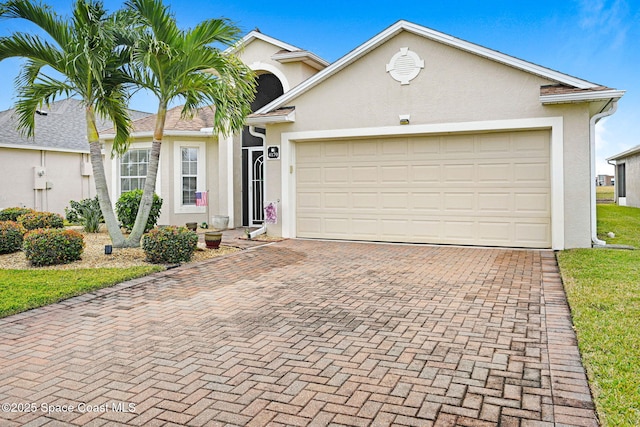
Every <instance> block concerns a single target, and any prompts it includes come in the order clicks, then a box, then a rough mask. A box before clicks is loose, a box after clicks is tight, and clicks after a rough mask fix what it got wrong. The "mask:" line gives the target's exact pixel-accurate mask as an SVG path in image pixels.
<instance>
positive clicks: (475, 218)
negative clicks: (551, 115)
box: [295, 130, 552, 248]
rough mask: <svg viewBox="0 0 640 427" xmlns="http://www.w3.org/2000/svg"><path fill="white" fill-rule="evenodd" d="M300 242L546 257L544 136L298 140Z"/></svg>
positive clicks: (546, 151)
mask: <svg viewBox="0 0 640 427" xmlns="http://www.w3.org/2000/svg"><path fill="white" fill-rule="evenodd" d="M295 152H296V155H295V165H296V174H295V175H296V178H295V188H296V189H295V194H296V197H295V199H296V205H295V206H296V216H295V217H296V230H297V237H306V238H330V239H350V240H370V241H384V242H418V243H440V244H462V245H483V246H511V247H513V246H516V247H530V248H549V247H551V246H552V242H551V178H550V176H551V172H550V131H549V130H533V131H532V130H529V131H511V132H491V133H476V134H473V133H460V134H453V135H451V134H443V135H411V136H402V137H382V138H362V139H341V140H324V141H312V142H310V141H305V142H300V143H297V144H296V149H295Z"/></svg>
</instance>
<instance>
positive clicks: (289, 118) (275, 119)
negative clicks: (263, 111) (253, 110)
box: [245, 110, 296, 126]
mask: <svg viewBox="0 0 640 427" xmlns="http://www.w3.org/2000/svg"><path fill="white" fill-rule="evenodd" d="M295 121H296V112H295V110H294V111H292V112H290V113H289V114H287V115H286V116H285V115H283V116H263V117H248V118H247V119H246V120H245V123H246V124H248V125H252V126H256V125H266V124H270V123H293V122H295Z"/></svg>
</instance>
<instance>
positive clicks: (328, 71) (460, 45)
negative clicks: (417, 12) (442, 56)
mask: <svg viewBox="0 0 640 427" xmlns="http://www.w3.org/2000/svg"><path fill="white" fill-rule="evenodd" d="M403 30H404V31H409V32H411V33H414V34H417V35H419V36H423V37H426V38H428V39H431V40H435V41H437V42H440V43H443V44H446V45H448V46H452V47H454V48H457V49H461V50H464V51H467V52H470V53H473V54H476V55H479V56H482V57H485V58H488V59H491V60H493V61H496V62H499V63H502V64H504V65H508V66H510V67H514V68H517V69H520V70H523V71H526V72H529V73H533V74H536V75H539V76H541V77H544V78H546V79H549V80H553V81H556V82H558V83H564V84H567V85H569V86H574V87H577V88H580V89H589V88H594V87H597V85H596V84H594V83H591V82H588V81H586V80H582V79H579V78H577V77H573V76H569V75H567V74H563V73H560V72H558V71H554V70H551V69H549V68H545V67H542V66H540V65H536V64H533V63H531V62H527V61H523V60H522V59H518V58H514V57H513V56H509V55H505V54H504V53H501V52H497V51H495V50H491V49H488V48H486V47H483V46H479V45H477V44H474V43H470V42H467V41H464V40H461V39H458V38H455V37H452V36H449V35H447V34H444V33H440V32H438V31H434V30H431V29H429V28H426V27H423V26H421V25H416V24H413V23H411V22H407V21H398V22H396V23H395V24H393V25H392V26H390V27H389V28H387V29H386V30H384V31H382V32H381V33H379V34H378V35H376V36H374V37H373V38H371V39H369V40H368V41H366V42H365V43H363V44H362V45H360V46H358V47H357V48H355V49H354V50H352V51H351V52H349V53H348V54H346V55H345V56H343V57H342V58H340V59H339V60H337V61H336V62H334V63H333V64H331V65H329V66H328V67H327V68H325V69H324V70H322V71H320V72H319V73H318V74H315V75H314V76H312V77H310V78H309V79H307V80H305V81H304V82H302V83H301V84H299V85H298V86H296V87H295V88H293V89H292V90H291V91H290V92H288V93H285V94H284V95H282V96H281V97H279V98H277V99H276V100H274V101H273V102H270V103H269V104H267V105H265V106H264V107H262V108H261V109H259V110H258V111H256V114H263V113H266V112H269V111H271V110H275V109H277V108H280V107H282V106H283V105H285V104H287V103H288V102H289V101H291V100H292V99H293V98H295V97H297V96H299V95H300V94H302V93H304V92H306V91H307V90H309V89H311V88H312V87H314V86H316V85H317V84H319V83H321V82H322V81H324V80H325V79H327V78H328V77H330V76H332V75H333V74H335V73H337V72H338V71H340V70H342V69H343V68H345V67H346V66H348V65H349V64H351V63H352V62H354V61H356V60H357V59H358V58H360V57H361V56H363V55H365V54H366V53H367V52H369V51H371V50H373V49H375V48H376V47H378V46H379V45H381V44H383V43H384V42H386V41H387V40H389V39H390V38H392V37H393V36H395V35H396V34H398V33H400V32H401V31H403Z"/></svg>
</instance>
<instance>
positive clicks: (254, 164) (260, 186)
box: [249, 147, 264, 226]
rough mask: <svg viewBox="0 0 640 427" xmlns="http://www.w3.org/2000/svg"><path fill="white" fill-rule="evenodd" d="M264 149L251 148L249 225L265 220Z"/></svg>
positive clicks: (256, 224)
mask: <svg viewBox="0 0 640 427" xmlns="http://www.w3.org/2000/svg"><path fill="white" fill-rule="evenodd" d="M263 193H264V151H263V148H262V147H251V148H249V225H251V226H254V225H255V226H258V225H262V223H263V222H264V209H263V204H262V202H263Z"/></svg>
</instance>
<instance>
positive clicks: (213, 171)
mask: <svg viewBox="0 0 640 427" xmlns="http://www.w3.org/2000/svg"><path fill="white" fill-rule="evenodd" d="M190 143H203V144H204V147H205V150H206V159H205V162H206V164H205V166H204V167H205V174H204V177H205V181H206V186H205V187H206V188H203V189H206V190H208V191H209V195H208V201H209V206H208V207H207V208H206V209H201V210H203V212H198V213H193V212H189V213H180V212H177V210H179V208H178V207H177V204H178V203H179V202H178V201H177V200H178V199H177V198H176V197H175V196H176V191H175V185H174V184H175V176H176V175H175V174H176V173H177V171H179V169H176V168H179V167H180V158H178V159H176V158H175V157H174V147H175V145H176V144H184V145H187V146H188V145H189V144H190ZM150 144H151V137H147V138H138V139H136V140H135V141H134V142H133V143H132V144H131V149H136V148H148V147H150ZM105 149H106V150H107V152H110V151H109V150H111V144H110V143H107V144H106V148H105ZM218 159H219V153H218V141H217V138H215V137H213V136H204V135H203V136H197V137H196V136H172V135H169V136H165V137H164V140H163V142H162V147H161V149H160V169H159V171H158V177H157V180H156V193H157V194H158V195H159V196H160V197H161V198H162V199H163V204H162V210H161V212H160V218H159V219H158V224H169V225H184V224H185V223H187V222H192V221H195V222H198V224H200V223H202V222H207V223H210V222H211V215H213V214H214V213H218V209H219V207H220V206H219V205H220V198H221V194H220V191H221V185H220V182H219V180H220V176H219V170H218ZM118 164H119V163H118V159H117V158H116V159H111V158H110V157H108V158H107V159H106V160H105V173H106V174H107V182H108V184H109V193H110V195H111V198H112V202H113V203H114V205H115V202H116V201H117V199H118V197H119V195H120V188H119V176H118V170H117V167H118ZM225 185H226V184H225ZM222 191H224V190H222Z"/></svg>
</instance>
